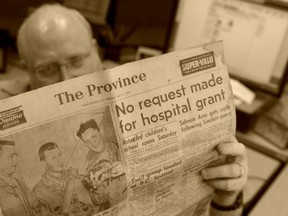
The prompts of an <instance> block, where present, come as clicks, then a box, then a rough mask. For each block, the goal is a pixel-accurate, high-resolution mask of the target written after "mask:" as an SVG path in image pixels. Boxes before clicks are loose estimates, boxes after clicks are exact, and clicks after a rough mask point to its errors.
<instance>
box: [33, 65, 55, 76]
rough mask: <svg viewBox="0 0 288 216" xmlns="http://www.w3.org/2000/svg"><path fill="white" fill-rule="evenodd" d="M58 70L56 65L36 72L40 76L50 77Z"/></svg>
mask: <svg viewBox="0 0 288 216" xmlns="http://www.w3.org/2000/svg"><path fill="white" fill-rule="evenodd" d="M57 70H58V67H57V65H49V66H46V67H42V68H39V69H37V70H36V72H37V73H38V74H39V75H41V76H52V75H53V74H54V72H55V71H57Z"/></svg>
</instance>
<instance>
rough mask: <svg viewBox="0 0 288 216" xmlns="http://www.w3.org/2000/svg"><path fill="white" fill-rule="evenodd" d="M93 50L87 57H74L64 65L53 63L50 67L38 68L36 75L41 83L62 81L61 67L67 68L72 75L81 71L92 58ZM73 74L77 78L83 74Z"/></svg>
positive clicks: (35, 71)
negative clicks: (90, 57) (76, 71)
mask: <svg viewBox="0 0 288 216" xmlns="http://www.w3.org/2000/svg"><path fill="white" fill-rule="evenodd" d="M91 50H92V49H91ZM91 50H90V51H89V53H87V54H85V55H82V56H77V57H72V58H70V59H69V60H67V61H66V62H64V63H62V64H60V63H52V64H49V65H45V66H43V67H39V68H36V69H35V70H34V73H35V75H36V76H37V78H38V80H40V81H46V80H56V79H57V80H60V79H61V77H62V74H61V67H63V66H65V67H66V68H67V70H69V71H71V73H73V72H74V71H73V70H74V69H79V68H81V67H82V66H83V65H84V63H85V62H84V61H85V59H86V58H88V57H89V56H90V54H91ZM79 72H80V71H79ZM79 72H78V73H79ZM81 72H82V71H81ZM73 74H74V75H75V76H80V75H81V74H77V73H76V74H75V72H74V73H73Z"/></svg>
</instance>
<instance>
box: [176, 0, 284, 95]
mask: <svg viewBox="0 0 288 216" xmlns="http://www.w3.org/2000/svg"><path fill="white" fill-rule="evenodd" d="M188 4H189V5H186V7H184V9H183V14H182V19H184V20H187V19H188V18H189V22H186V23H185V21H184V22H183V23H181V22H180V24H179V32H178V35H177V36H176V42H175V48H183V47H186V46H194V45H199V44H201V43H206V42H209V41H215V40H223V44H224V55H225V59H226V63H227V66H228V70H229V73H230V75H231V77H234V78H236V79H238V80H240V81H243V82H244V83H245V84H246V85H247V86H249V87H251V88H257V89H261V90H263V91H266V92H268V93H271V94H272V95H275V96H280V95H281V92H282V90H283V86H284V84H285V81H286V76H287V60H288V12H287V11H288V10H287V9H286V10H285V9H283V8H278V7H272V6H271V5H265V4H259V3H255V2H253V1H241V0H192V1H190V2H189V3H188ZM187 8H189V11H186V12H185V10H188V9H187Z"/></svg>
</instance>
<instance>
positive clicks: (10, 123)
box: [0, 42, 235, 216]
mask: <svg viewBox="0 0 288 216" xmlns="http://www.w3.org/2000/svg"><path fill="white" fill-rule="evenodd" d="M234 135H235V109H234V105H233V95H232V93H231V86H230V82H229V75H228V72H227V69H226V65H225V61H224V57H223V48H222V42H215V43H209V44H205V45H203V46H198V47H195V48H191V49H186V50H181V51H176V52H172V53H168V54H165V55H162V56H159V57H153V58H149V59H144V60H141V61H137V62H133V63H129V64H125V65H123V66H119V67H116V68H113V69H110V70H107V71H104V72H97V73H94V74H90V75H87V76H83V77H79V78H76V79H73V80H68V81H66V82H61V83H58V84H56V85H51V86H48V87H44V88H40V89H38V90H35V91H31V92H28V93H25V94H22V95H18V96H15V97H11V98H8V99H5V100H1V101H0V144H1V145H0V146H1V149H2V150H1V154H0V208H1V211H2V213H3V215H4V216H5V215H33V214H34V215H97V216H98V215H117V216H122V215H127V216H136V215H137V216H139V215H147V216H148V215H149V216H150V215H151V216H152V215H157V216H161V215H163V216H170V215H171V216H172V215H185V214H186V213H187V212H188V213H189V215H201V214H202V213H203V212H204V210H205V209H207V204H208V203H209V200H210V198H211V194H212V193H213V189H212V188H211V187H209V186H207V185H206V184H205V183H204V182H203V180H202V178H201V176H200V174H199V173H200V171H201V170H202V169H203V168H205V167H208V166H215V165H217V164H220V163H222V162H223V161H224V158H223V157H221V156H220V155H219V154H218V153H217V151H216V150H215V146H216V145H217V144H219V143H221V142H231V141H232V140H233V139H234ZM7 188H9V190H10V192H9V191H7V190H8V189H7ZM11 190H12V192H11ZM13 191H14V192H15V194H17V196H12V195H11V193H12V194H13ZM3 197H5V198H3ZM23 212H25V214H24V213H23ZM5 213H6V214H5Z"/></svg>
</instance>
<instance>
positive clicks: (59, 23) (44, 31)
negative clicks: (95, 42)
mask: <svg viewBox="0 0 288 216" xmlns="http://www.w3.org/2000/svg"><path fill="white" fill-rule="evenodd" d="M74 28H76V29H75V30H77V31H79V32H78V33H79V36H80V34H81V37H86V38H87V40H91V39H92V31H91V27H90V24H89V23H88V22H87V21H86V19H85V18H84V17H83V16H82V15H81V14H80V13H79V12H78V11H76V10H73V9H68V8H66V7H64V6H61V5H59V4H53V5H48V4H47V5H43V6H41V7H39V8H38V9H37V10H35V11H34V12H33V13H32V14H31V15H30V16H29V17H28V18H27V19H26V20H25V21H24V23H23V24H22V26H21V28H20V29H19V32H18V36H17V45H18V50H19V54H20V57H21V58H22V59H23V60H24V61H26V60H27V52H29V50H27V47H29V46H31V45H33V44H35V43H36V44H35V46H37V49H38V48H41V47H42V46H44V45H45V43H47V42H48V43H50V40H51V39H52V40H53V39H54V40H55V38H56V39H57V38H58V39H59V38H61V37H67V36H69V33H71V31H73V29H74ZM32 39H33V42H32V41H31V40H32ZM35 40H36V41H35ZM29 41H31V43H30V42H29ZM43 48H45V47H43ZM28 55H29V54H28Z"/></svg>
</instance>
